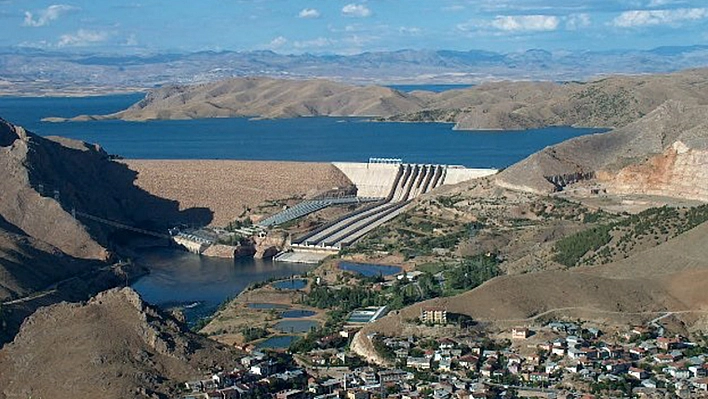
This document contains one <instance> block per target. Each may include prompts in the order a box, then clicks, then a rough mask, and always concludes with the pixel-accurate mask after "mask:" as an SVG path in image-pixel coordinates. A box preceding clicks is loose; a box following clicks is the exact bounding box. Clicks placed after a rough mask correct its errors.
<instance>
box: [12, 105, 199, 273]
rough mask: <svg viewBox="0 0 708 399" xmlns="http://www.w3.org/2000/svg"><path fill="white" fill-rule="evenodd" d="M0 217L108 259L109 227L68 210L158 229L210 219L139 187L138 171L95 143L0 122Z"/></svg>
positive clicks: (71, 250) (73, 252) (72, 251)
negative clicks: (117, 160)
mask: <svg viewBox="0 0 708 399" xmlns="http://www.w3.org/2000/svg"><path fill="white" fill-rule="evenodd" d="M0 171H2V174H3V179H1V180H0V216H2V217H3V218H4V219H5V220H6V221H7V222H8V223H10V224H12V225H14V226H16V227H17V228H19V229H20V230H22V231H23V232H24V233H26V234H27V235H28V236H30V237H33V238H35V239H37V240H40V241H43V242H46V243H48V244H50V245H52V246H53V247H55V248H58V249H59V250H60V251H62V252H64V253H66V254H68V255H70V256H73V257H77V258H83V259H101V260H103V259H106V258H108V255H109V253H108V250H107V246H108V245H109V241H110V240H109V236H110V235H111V234H113V233H114V232H115V229H114V228H112V227H109V226H107V225H104V224H99V223H96V222H93V221H91V220H87V219H84V218H82V217H80V216H79V217H78V218H74V217H73V215H72V213H73V211H74V210H76V211H77V213H79V214H80V213H86V214H90V215H94V216H97V217H100V218H104V219H108V220H113V221H118V222H121V223H125V224H127V225H133V226H138V227H144V228H148V229H157V230H161V229H164V228H165V227H167V226H169V225H170V224H174V223H179V222H180V221H190V220H191V221H193V222H203V223H208V222H209V221H211V217H212V215H211V212H210V211H208V210H206V209H186V210H183V211H180V210H179V205H178V204H177V203H176V202H174V201H169V200H165V199H162V198H158V197H155V196H153V195H151V194H150V193H148V192H146V191H144V190H142V189H140V188H138V187H137V186H136V185H135V184H134V181H135V179H136V173H135V172H133V171H131V170H130V169H128V167H126V166H125V165H124V164H121V163H118V162H115V161H113V160H112V159H111V157H110V156H109V155H108V154H107V153H106V152H105V151H103V150H102V149H101V148H100V147H98V146H96V145H91V144H87V143H83V142H80V141H75V140H69V139H63V138H52V139H47V138H43V137H40V136H37V135H35V134H32V133H29V132H26V131H25V130H24V129H23V128H21V127H18V126H14V125H12V124H11V123H9V122H7V121H4V120H2V119H0Z"/></svg>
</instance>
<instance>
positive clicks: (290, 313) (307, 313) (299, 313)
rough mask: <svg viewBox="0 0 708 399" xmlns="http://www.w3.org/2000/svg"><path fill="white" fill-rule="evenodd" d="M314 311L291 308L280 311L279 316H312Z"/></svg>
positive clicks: (296, 317) (295, 317) (289, 317)
mask: <svg viewBox="0 0 708 399" xmlns="http://www.w3.org/2000/svg"><path fill="white" fill-rule="evenodd" d="M314 315H315V312H313V311H311V310H304V309H292V310H286V311H285V312H283V313H281V314H280V316H281V317H282V318H284V319H298V318H301V317H310V316H314Z"/></svg>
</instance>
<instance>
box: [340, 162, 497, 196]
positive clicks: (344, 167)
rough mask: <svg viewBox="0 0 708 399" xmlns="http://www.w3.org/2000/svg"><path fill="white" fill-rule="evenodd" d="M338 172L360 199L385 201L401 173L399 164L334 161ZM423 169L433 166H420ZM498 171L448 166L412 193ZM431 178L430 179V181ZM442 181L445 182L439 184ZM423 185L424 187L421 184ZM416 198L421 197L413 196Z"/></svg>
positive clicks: (416, 187) (419, 185) (489, 174)
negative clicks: (343, 176)
mask: <svg viewBox="0 0 708 399" xmlns="http://www.w3.org/2000/svg"><path fill="white" fill-rule="evenodd" d="M332 164H333V165H334V166H335V167H336V168H337V169H339V170H340V171H342V173H344V174H345V175H346V176H347V177H348V178H349V180H351V182H352V183H354V185H355V186H356V187H357V189H358V191H357V196H359V197H378V198H384V197H386V196H387V195H389V193H390V192H391V189H392V188H393V184H394V182H395V181H396V177H397V174H398V171H399V167H400V166H401V165H399V164H380V163H364V162H333V163H332ZM420 167H421V168H425V167H429V166H425V165H420ZM497 172H498V170H497V169H481V168H477V169H475V168H466V167H464V166H459V165H450V166H446V167H445V169H444V171H443V172H442V175H440V176H431V178H430V180H427V181H426V180H423V181H420V182H415V184H414V187H413V188H412V191H414V192H416V193H420V192H421V191H429V190H426V188H427V187H426V186H430V188H431V189H432V188H433V187H438V186H442V185H450V184H457V183H461V182H464V181H468V180H474V179H478V178H480V177H486V176H491V175H493V174H496V173H497ZM426 179H427V178H426ZM438 179H441V180H442V182H438ZM403 180H405V176H403ZM419 183H420V184H419ZM413 196H414V197H415V196H417V195H413Z"/></svg>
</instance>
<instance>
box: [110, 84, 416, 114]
mask: <svg viewBox="0 0 708 399" xmlns="http://www.w3.org/2000/svg"><path fill="white" fill-rule="evenodd" d="M422 105H423V101H422V100H421V99H419V98H417V97H415V96H410V95H407V94H403V93H401V92H398V91H396V90H392V89H389V88H385V87H379V86H365V87H362V86H353V85H346V84H341V83H334V82H330V81H326V80H308V81H304V80H278V79H270V78H241V79H229V80H225V81H220V82H215V83H207V84H202V85H195V86H170V87H165V88H160V89H156V90H153V91H151V92H150V93H148V95H147V96H146V97H145V99H144V100H142V101H140V102H138V103H137V104H135V105H133V106H132V107H130V108H129V109H127V110H125V111H121V112H119V113H117V114H114V115H108V116H107V117H105V118H109V119H124V120H138V121H142V120H150V119H195V118H218V117H234V116H261V117H266V118H268V117H271V118H273V117H297V116H317V115H330V116H378V115H392V114H394V113H398V112H412V111H415V110H418V109H420V107H421V106H422Z"/></svg>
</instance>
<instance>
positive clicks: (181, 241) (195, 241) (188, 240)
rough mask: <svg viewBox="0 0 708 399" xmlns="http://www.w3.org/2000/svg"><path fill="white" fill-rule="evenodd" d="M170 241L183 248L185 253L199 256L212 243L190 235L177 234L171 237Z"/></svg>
mask: <svg viewBox="0 0 708 399" xmlns="http://www.w3.org/2000/svg"><path fill="white" fill-rule="evenodd" d="M172 240H173V241H174V242H175V243H177V245H180V246H182V247H184V248H185V249H186V250H187V251H189V252H192V253H195V254H197V255H201V253H202V252H204V250H205V249H207V248H209V247H210V246H211V244H213V242H211V241H209V240H206V239H204V238H201V237H197V236H194V235H191V234H186V233H179V234H177V235H175V236H173V237H172Z"/></svg>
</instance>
